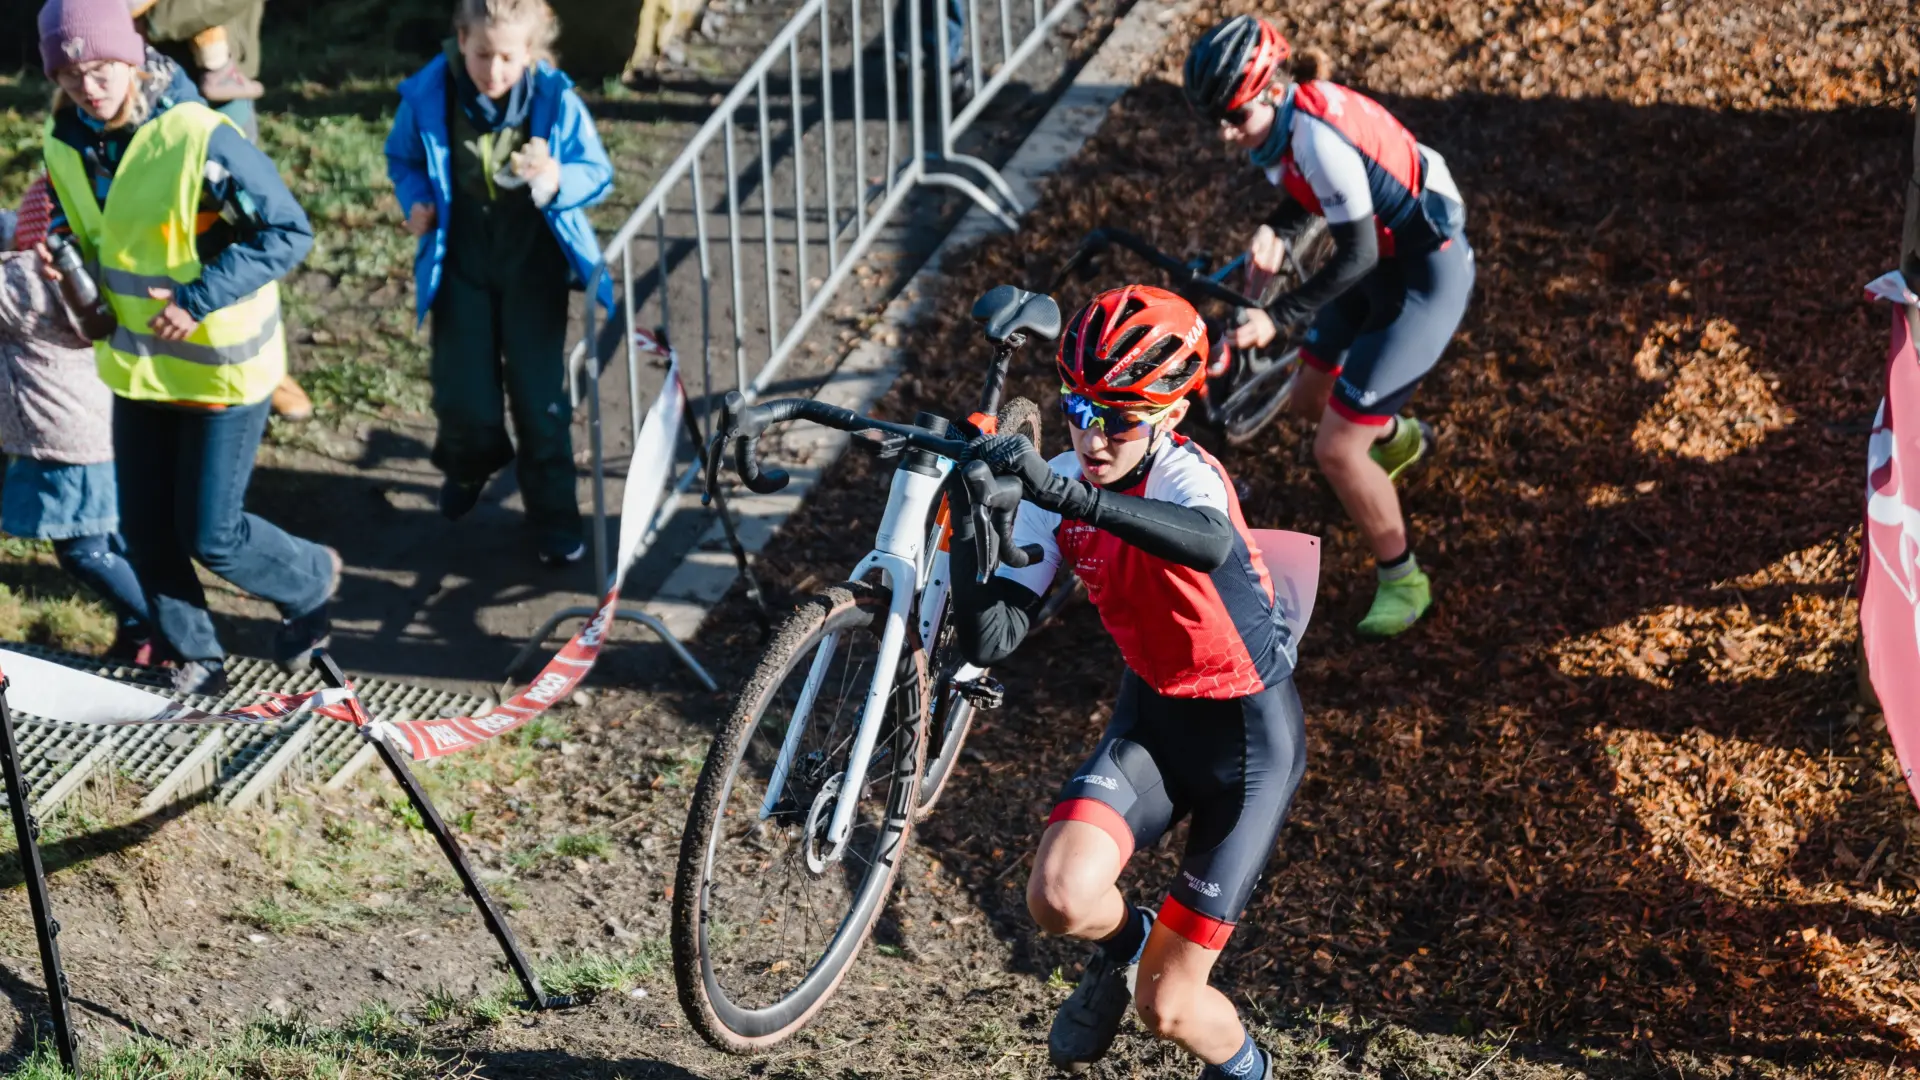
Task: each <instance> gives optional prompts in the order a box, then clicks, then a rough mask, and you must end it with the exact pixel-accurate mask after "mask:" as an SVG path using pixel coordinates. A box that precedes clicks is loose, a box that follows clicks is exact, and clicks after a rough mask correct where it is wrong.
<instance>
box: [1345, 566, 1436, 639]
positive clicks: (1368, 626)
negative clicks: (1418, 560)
mask: <svg viewBox="0 0 1920 1080" xmlns="http://www.w3.org/2000/svg"><path fill="white" fill-rule="evenodd" d="M1432 606H1433V582H1432V580H1430V579H1429V578H1428V577H1427V575H1426V572H1425V571H1423V570H1421V569H1419V568H1418V567H1415V568H1414V569H1413V571H1412V572H1411V573H1409V574H1406V575H1405V576H1403V577H1400V578H1396V579H1394V580H1393V581H1382V582H1381V583H1380V584H1379V586H1378V588H1377V590H1376V591H1375V592H1374V594H1373V606H1372V607H1371V608H1368V609H1367V617H1366V618H1364V619H1361V620H1360V636H1361V637H1369V638H1390V637H1393V636H1394V635H1395V634H1398V633H1401V632H1402V631H1404V630H1406V629H1407V628H1408V627H1410V626H1412V625H1413V624H1414V623H1416V622H1419V621H1420V616H1422V615H1425V614H1426V613H1427V609H1428V608H1430V607H1432Z"/></svg>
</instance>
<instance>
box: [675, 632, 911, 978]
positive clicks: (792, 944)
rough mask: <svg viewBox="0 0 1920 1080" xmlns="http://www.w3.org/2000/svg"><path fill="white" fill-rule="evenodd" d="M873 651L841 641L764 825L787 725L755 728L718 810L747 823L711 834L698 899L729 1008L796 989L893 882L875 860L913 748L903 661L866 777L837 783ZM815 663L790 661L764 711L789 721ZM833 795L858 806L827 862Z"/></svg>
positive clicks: (856, 640) (843, 636)
mask: <svg viewBox="0 0 1920 1080" xmlns="http://www.w3.org/2000/svg"><path fill="white" fill-rule="evenodd" d="M878 646H879V641H878V637H877V635H875V634H873V633H870V632H866V631H865V630H864V629H862V630H848V631H844V632H842V633H840V634H839V635H838V640H837V643H836V648H835V652H834V655H833V656H832V657H831V658H830V660H829V661H828V662H827V663H826V664H825V665H824V667H823V669H822V671H821V673H820V678H819V681H818V687H817V690H816V693H815V695H814V697H813V700H812V702H811V712H810V713H809V715H808V716H807V718H806V723H805V725H804V726H803V728H802V730H801V731H800V733H799V735H798V737H797V738H796V740H795V747H794V754H793V759H792V760H791V761H790V762H789V763H788V767H787V771H786V777H785V780H784V782H783V783H782V785H781V788H780V791H779V793H778V798H777V799H776V800H775V801H774V803H773V805H775V806H776V807H777V808H778V809H777V811H776V812H775V813H774V814H773V815H772V816H771V817H769V818H767V819H765V820H761V819H760V817H759V811H760V807H761V806H763V805H765V796H766V793H767V786H766V784H765V783H764V780H767V779H771V777H772V771H773V769H774V767H775V764H776V762H777V761H778V760H779V753H780V749H781V747H782V746H783V745H784V744H785V742H786V740H787V737H788V734H789V732H788V730H787V728H785V727H783V726H782V725H781V724H779V723H778V722H773V723H768V722H766V721H764V720H762V721H758V722H756V723H755V725H754V727H753V728H752V729H751V730H750V732H749V733H748V736H747V744H748V745H747V747H746V751H745V753H743V754H742V756H741V757H740V758H739V759H738V761H737V763H736V765H735V769H736V775H735V780H734V784H733V787H732V790H731V793H730V794H729V806H728V807H727V808H726V809H727V810H729V811H731V813H732V814H733V815H736V816H741V817H742V818H743V819H744V821H745V822H746V824H745V825H744V827H735V826H733V825H731V824H729V825H728V827H726V828H724V829H721V830H719V831H718V832H717V833H716V834H715V835H716V841H715V842H716V844H717V845H718V846H719V848H720V849H725V850H715V852H714V854H713V858H712V859H711V861H710V864H709V875H710V877H711V878H713V879H715V880H714V883H713V885H712V886H711V887H710V888H709V890H708V892H707V909H706V923H705V926H706V927H707V933H706V936H705V939H704V943H703V947H702V948H703V953H704V955H705V956H706V958H707V960H708V962H709V963H710V964H711V967H712V971H713V977H714V979H715V981H716V982H717V983H718V984H719V987H720V989H721V990H722V992H723V993H724V994H725V996H726V997H727V999H728V1001H729V1002H730V1004H731V1005H732V1006H734V1007H737V1008H742V1009H761V1008H766V1007H768V1006H771V1005H773V1004H775V1003H777V1002H779V1001H781V1000H783V999H784V998H785V997H786V996H787V995H789V994H792V993H795V992H797V990H798V989H799V987H800V986H801V985H802V984H803V983H804V981H805V980H806V979H807V978H808V976H809V974H810V973H812V972H814V971H815V969H816V968H817V967H818V966H819V964H820V961H821V960H822V959H823V958H824V957H826V956H827V955H828V950H830V949H832V948H833V947H834V943H835V942H836V941H838V940H840V931H841V928H842V924H843V923H844V922H845V921H846V920H847V918H848V917H849V916H850V914H851V913H852V912H853V911H855V910H856V908H858V909H860V910H864V911H867V912H871V911H872V908H871V906H870V905H871V904H872V903H875V902H878V901H877V900H874V899H863V898H865V897H870V896H872V897H877V896H878V895H879V894H877V893H874V892H873V890H874V889H875V888H884V886H885V883H886V881H887V880H888V878H889V877H890V873H891V867H890V866H889V865H888V864H887V863H886V862H885V861H883V860H882V859H881V858H880V854H881V853H882V852H883V851H884V850H885V848H884V846H883V845H884V844H886V843H887V842H889V841H888V837H889V836H892V835H895V834H894V833H893V832H892V831H891V830H892V829H893V828H894V826H890V825H889V819H890V815H891V814H893V813H898V812H900V811H901V806H900V799H899V798H897V794H898V793H899V791H900V785H901V784H902V783H904V782H905V781H906V780H907V778H906V777H904V776H902V775H901V769H900V762H901V760H902V754H903V752H904V749H905V747H908V746H911V742H910V741H909V740H908V739H907V738H904V737H903V735H902V731H903V729H904V728H906V727H907V726H909V725H911V724H912V723H913V720H914V714H913V703H914V702H915V701H916V700H917V697H916V695H917V691H918V686H917V683H916V680H915V676H914V675H913V671H912V669H911V668H907V667H905V666H904V665H903V669H902V672H901V676H900V678H899V680H898V681H896V683H895V685H893V686H891V687H889V688H888V692H887V693H886V695H885V697H884V699H883V702H884V707H883V709H882V715H881V717H880V718H879V722H880V723H881V724H882V725H883V727H882V729H881V732H880V738H879V739H878V740H877V741H876V743H875V747H874V752H873V755H872V757H871V758H870V759H869V761H868V766H867V773H866V776H865V778H864V780H863V781H862V782H861V784H860V786H859V787H858V788H857V789H851V790H844V791H843V790H840V789H839V788H838V786H837V785H839V784H840V783H843V782H844V780H843V779H840V778H844V777H845V776H846V772H847V769H848V766H849V764H850V762H849V760H848V759H849V757H850V755H851V753H852V748H853V746H854V744H855V743H856V742H857V741H858V736H859V725H860V720H861V718H862V717H863V716H864V714H865V712H866V702H867V697H868V694H869V691H870V686H871V684H872V682H873V679H874V677H875V674H876V672H878V671H879V670H881V669H880V668H879V667H878V665H877V664H876V663H875V659H876V657H877V655H878ZM814 655H815V654H809V655H806V656H801V657H797V658H795V659H793V660H792V661H790V662H789V667H788V670H789V675H788V676H787V678H786V679H785V681H784V682H783V683H782V685H781V687H780V688H779V689H778V690H776V691H775V693H774V694H773V695H772V696H771V698H770V699H769V700H768V706H767V708H766V710H765V714H764V715H771V716H783V715H784V716H789V717H790V716H791V715H792V709H793V708H794V704H795V702H796V701H797V700H798V699H799V696H800V694H801V692H802V691H801V688H802V686H803V685H804V683H805V681H806V678H807V675H808V672H809V671H811V670H812V667H813V662H814ZM829 698H831V699H832V700H829ZM755 777H758V778H760V780H759V781H758V782H756V781H755V780H754V779H753V778H755ZM756 789H757V794H756ZM836 791H837V792H838V794H837V795H836V794H834V792H836ZM842 798H852V799H854V800H855V807H854V810H855V812H854V816H853V820H852V822H851V825H852V830H851V834H850V835H849V836H848V838H847V842H846V843H845V844H843V845H841V846H840V850H839V855H838V858H837V859H836V858H830V857H831V856H833V854H834V845H833V844H831V843H830V842H829V841H828V840H827V836H826V833H827V829H828V824H829V822H830V821H831V819H832V816H833V813H834V809H835V804H836V803H837V802H838V801H839V799H842ZM815 866H818V867H820V869H819V871H818V872H816V871H815V869H814V867H815ZM867 917H869V916H868V915H862V918H863V919H864V918H867Z"/></svg>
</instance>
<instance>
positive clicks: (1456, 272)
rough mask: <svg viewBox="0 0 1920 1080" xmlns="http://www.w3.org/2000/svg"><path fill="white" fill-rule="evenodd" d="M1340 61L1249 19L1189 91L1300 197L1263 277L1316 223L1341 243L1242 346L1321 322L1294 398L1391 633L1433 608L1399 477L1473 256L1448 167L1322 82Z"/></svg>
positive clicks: (1268, 255)
mask: <svg viewBox="0 0 1920 1080" xmlns="http://www.w3.org/2000/svg"><path fill="white" fill-rule="evenodd" d="M1289 59H1291V61H1292V63H1291V71H1290V72H1289ZM1325 66H1326V60H1325V58H1324V57H1323V56H1321V55H1320V54H1318V53H1314V52H1307V53H1305V54H1303V55H1301V56H1298V57H1294V56H1292V50H1291V49H1290V48H1289V46H1288V45H1287V41H1286V39H1285V38H1283V37H1281V36H1280V32H1279V31H1278V30H1276V29H1275V28H1274V27H1273V24H1271V23H1269V22H1267V21H1266V20H1265V19H1262V18H1259V17H1257V16H1253V15H1238V16H1235V17H1234V18H1232V19H1229V20H1227V21H1226V22H1224V23H1221V24H1220V25H1218V26H1216V27H1214V28H1213V29H1211V30H1209V31H1207V33H1206V35H1205V36H1203V37H1202V38H1201V39H1200V40H1199V42H1198V43H1196V44H1195V45H1194V47H1193V49H1192V51H1190V52H1189V53H1188V54H1187V62H1186V70H1185V89H1186V95H1187V103H1188V104H1189V105H1191V106H1192V107H1193V109H1194V111H1195V112H1196V113H1198V114H1199V115H1200V116H1201V117H1203V118H1205V119H1209V120H1213V121H1215V122H1216V123H1218V124H1219V126H1220V136H1221V138H1222V139H1225V140H1226V141H1227V142H1229V143H1231V144H1233V145H1234V146H1236V147H1239V148H1240V149H1243V150H1246V151H1248V153H1249V154H1250V156H1251V157H1252V159H1253V163H1254V165H1256V166H1258V167H1259V168H1260V169H1262V170H1263V171H1265V173H1266V175H1267V179H1268V180H1269V181H1271V182H1272V183H1273V184H1275V185H1276V186H1279V187H1280V188H1282V189H1283V190H1284V192H1285V194H1286V196H1287V198H1286V199H1285V200H1284V201H1283V202H1282V203H1281V205H1280V207H1279V209H1278V210H1276V211H1275V212H1274V213H1273V214H1272V215H1271V216H1270V217H1268V219H1267V221H1266V222H1265V223H1264V224H1262V225H1261V226H1260V228H1259V229H1258V230H1257V231H1256V232H1255V233H1254V236H1253V240H1252V243H1251V244H1250V245H1249V248H1248V255H1249V257H1250V258H1249V261H1250V263H1251V264H1252V268H1253V272H1254V273H1256V274H1259V275H1263V276H1264V275H1271V274H1273V273H1274V272H1276V271H1278V270H1279V269H1280V268H1281V266H1282V265H1283V262H1284V259H1285V254H1286V244H1287V241H1288V239H1289V238H1290V236H1291V235H1292V234H1293V233H1295V232H1297V231H1298V230H1299V229H1300V228H1301V227H1303V226H1304V225H1305V224H1306V223H1307V222H1308V221H1309V220H1311V218H1313V217H1314V216H1319V217H1323V218H1325V219H1326V221H1327V228H1328V231H1329V232H1330V233H1331V234H1332V236H1333V240H1334V245H1335V248H1334V254H1333V256H1332V258H1331V259H1330V260H1329V261H1328V262H1327V264H1326V265H1325V266H1324V267H1322V268H1321V269H1320V271H1319V272H1318V273H1316V274H1314V275H1313V276H1312V277H1311V278H1309V279H1307V280H1306V281H1305V282H1304V283H1302V284H1301V285H1300V287H1299V288H1297V289H1294V290H1292V291H1291V292H1287V293H1284V294H1282V295H1281V296H1279V297H1278V298H1277V299H1275V300H1274V301H1273V303H1271V304H1270V305H1268V306H1267V308H1266V309H1265V310H1259V309H1255V310H1252V311H1250V312H1249V313H1248V316H1249V317H1248V319H1247V321H1246V322H1245V323H1244V324H1242V325H1241V326H1240V327H1238V328H1237V329H1236V330H1235V331H1234V341H1233V344H1234V346H1235V347H1236V348H1242V349H1251V348H1261V347H1264V346H1265V345H1267V344H1268V343H1269V342H1271V341H1272V340H1273V339H1274V337H1275V335H1276V334H1277V333H1278V332H1279V328H1281V327H1295V326H1300V325H1306V326H1307V332H1306V338H1305V343H1304V344H1303V346H1302V348H1301V354H1300V355H1301V360H1302V365H1301V374H1300V379H1299V382H1298V384H1297V389H1296V390H1295V392H1294V397H1293V403H1294V404H1293V407H1294V409H1295V410H1296V411H1298V412H1299V413H1300V414H1301V415H1302V416H1304V417H1305V418H1306V419H1308V420H1310V421H1317V422H1318V423H1319V425H1320V426H1319V430H1318V432H1317V433H1316V434H1315V436H1314V442H1313V451H1314V458H1315V460H1316V461H1318V462H1319V464H1320V469H1321V471H1322V472H1323V473H1324V474H1325V475H1326V477H1327V480H1328V482H1329V483H1330V484H1332V486H1333V490H1334V492H1335V493H1336V494H1338V495H1339V497H1340V502H1341V504H1342V505H1344V506H1345V507H1346V508H1347V513H1348V515H1349V516H1351V517H1352V518H1353V520H1354V523H1355V524H1356V525H1358V526H1359V527H1360V531H1361V533H1362V534H1363V535H1364V536H1365V538H1366V541H1367V546H1368V547H1369V548H1371V549H1372V551H1373V556H1374V559H1375V561H1376V563H1377V567H1378V578H1379V585H1378V588H1377V590H1376V592H1375V593H1374V597H1373V605H1372V607H1371V608H1370V609H1369V610H1368V612H1367V615H1366V618H1364V619H1363V620H1361V622H1360V626H1359V630H1360V633H1361V634H1362V635H1365V636H1368V637H1391V636H1393V635H1395V634H1398V633H1400V632H1401V631H1403V630H1405V629H1407V628H1408V627H1410V626H1412V625H1413V624H1414V623H1415V622H1416V621H1418V620H1419V618H1420V616H1421V615H1423V614H1425V613H1426V610H1427V608H1428V607H1429V606H1430V605H1431V604H1432V586H1431V583H1430V582H1429V581H1428V578H1427V576H1426V574H1424V573H1422V572H1421V570H1420V566H1419V564H1418V562H1416V561H1415V559H1414V557H1413V549H1412V547H1411V546H1410V544H1409V542H1408V537H1407V526H1406V518H1405V517H1404V516H1403V515H1402V513H1401V510H1400V500H1399V497H1398V495H1397V494H1396V493H1395V492H1394V488H1393V481H1394V479H1395V478H1397V477H1398V476H1399V475H1400V474H1401V473H1402V472H1404V471H1405V470H1406V469H1407V467H1408V466H1410V465H1412V464H1413V463H1414V462H1416V461H1418V460H1420V458H1422V457H1423V456H1425V455H1426V453H1427V451H1428V449H1429V447H1430V446H1431V444H1432V438H1433V436H1432V431H1431V430H1430V429H1429V428H1428V427H1427V425H1426V424H1424V423H1422V422H1420V421H1417V420H1414V419H1412V418H1410V417H1408V416H1406V415H1404V414H1402V413H1401V410H1402V409H1404V408H1405V407H1406V405H1407V402H1408V401H1409V400H1410V399H1411V398H1412V397H1413V392H1414V389H1415V388H1416V387H1417V386H1418V385H1419V384H1420V380H1421V379H1423V378H1424V377H1425V376H1426V374H1427V373H1428V372H1429V371H1431V370H1432V369H1433V367H1434V365H1435V364H1436V363H1438V362H1439V360H1440V354H1441V353H1442V352H1444V351H1445V350H1446V347H1447V342H1448V341H1449V340H1451V339H1452V337H1453V333H1454V331H1455V330H1456V329H1457V328H1458V327H1459V325H1460V319H1461V317H1462V316H1463V315H1464V314H1465V313H1466V310H1467V300H1468V297H1469V295H1470V294H1471V293H1472V291H1473V277H1474V268H1473V249H1472V248H1471V247H1470V246H1469V245H1468V244H1467V238H1466V235H1465V232H1464V231H1463V229H1464V226H1465V223H1466V210H1465V206H1464V204H1463V202H1462V201H1461V199H1460V194H1459V191H1458V190H1457V189H1456V188H1455V187H1454V183H1453V177H1452V175H1451V174H1450V173H1449V172H1448V171H1447V163H1446V161H1445V160H1444V159H1442V158H1441V157H1440V155H1439V154H1437V153H1435V152H1434V151H1433V150H1431V149H1430V148H1428V147H1425V146H1422V145H1421V144H1420V143H1418V142H1416V141H1415V140H1414V137H1413V136H1412V135H1411V134H1409V133H1408V131H1407V129H1406V128H1405V127H1404V126H1402V125H1401V123H1400V122H1399V121H1398V120H1396V119H1394V117H1393V115H1392V114H1391V113H1389V112H1387V110H1386V109H1385V108H1384V107H1382V106H1381V105H1380V104H1379V103H1378V102H1376V101H1374V100H1372V99H1371V98H1368V97H1366V96H1364V95H1362V94H1359V93H1356V92H1354V91H1353V90H1350V89H1348V88H1346V87H1344V86H1340V85H1338V84H1336V83H1332V82H1328V81H1325V80H1324V79H1322V78H1320V75H1321V74H1323V73H1324V69H1325ZM1329 393H1331V398H1330V399H1329Z"/></svg>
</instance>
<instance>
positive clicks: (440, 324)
mask: <svg viewBox="0 0 1920 1080" xmlns="http://www.w3.org/2000/svg"><path fill="white" fill-rule="evenodd" d="M557 250H558V249H557V248H556V251H557ZM449 262H451V260H449ZM516 269H519V270H520V271H521V272H519V273H512V272H513V271H514V270H516ZM525 269H526V268H514V267H506V268H502V269H501V275H502V276H503V277H504V276H506V275H507V274H509V273H512V276H513V277H515V278H517V279H518V280H516V281H513V282H511V283H499V284H501V285H506V286H507V287H497V286H488V285H481V284H478V283H476V282H474V281H473V280H471V279H470V278H469V277H467V276H463V275H462V274H460V273H458V272H456V271H455V270H454V269H453V267H452V266H451V265H449V266H448V267H447V269H446V271H445V272H444V273H443V274H442V276H441V280H440V293H439V295H438V296H436V297H435V298H434V301H433V363H432V374H433V412H434V415H435V416H436V417H438V418H439V421H440V433H439V436H438V437H437V438H436V439H435V440H434V445H433V463H434V465H435V466H436V467H438V468H439V469H440V471H441V472H443V473H445V474H446V475H447V478H448V479H450V480H453V481H455V482H458V483H468V484H477V483H482V482H484V481H485V480H486V479H487V478H488V477H490V476H492V475H493V474H494V473H496V472H498V471H500V470H501V469H502V468H504V467H506V465H507V463H508V462H513V463H514V465H515V472H516V474H517V475H518V476H519V479H520V492H521V497H522V498H524V499H525V500H526V504H527V523H528V524H529V525H531V526H532V527H533V528H534V529H536V530H537V531H538V532H539V533H540V534H541V535H543V536H548V537H555V538H562V537H564V538H569V539H578V538H579V537H580V536H581V525H580V501H579V498H578V496H577V494H576V492H575V476H576V470H575V468H574V464H573V426H572V425H573V410H572V408H571V406H570V405H569V403H568V401H567V372H566V348H567V295H568V287H567V275H566V270H565V264H564V263H562V264H561V267H560V271H559V273H557V274H555V273H549V274H533V273H527V272H525ZM509 414H511V415H512V417H513V434H514V436H515V437H516V438H517V440H518V443H519V445H518V449H517V451H516V448H515V445H514V440H513V439H510V438H509V437H508V434H507V417H508V415H509Z"/></svg>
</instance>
